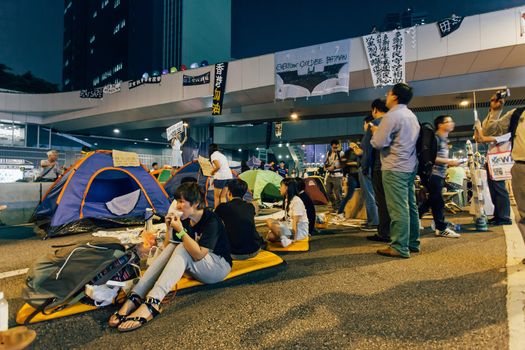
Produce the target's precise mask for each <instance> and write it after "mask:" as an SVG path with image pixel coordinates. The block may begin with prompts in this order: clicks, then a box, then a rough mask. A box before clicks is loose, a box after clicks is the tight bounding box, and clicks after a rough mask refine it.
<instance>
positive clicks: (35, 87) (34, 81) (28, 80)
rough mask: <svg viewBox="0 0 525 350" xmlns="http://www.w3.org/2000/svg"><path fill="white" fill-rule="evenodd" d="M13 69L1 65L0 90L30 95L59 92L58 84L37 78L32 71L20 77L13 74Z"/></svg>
mask: <svg viewBox="0 0 525 350" xmlns="http://www.w3.org/2000/svg"><path fill="white" fill-rule="evenodd" d="M10 71H11V68H10V67H8V66H6V65H5V64H3V63H0V88H1V89H7V90H15V91H20V92H28V93H35V94H37V93H53V92H58V91H59V89H58V84H53V83H50V82H48V81H46V80H44V79H41V78H38V77H35V76H34V75H33V74H32V73H31V72H30V71H27V72H26V73H24V74H21V75H18V74H14V73H11V72H10Z"/></svg>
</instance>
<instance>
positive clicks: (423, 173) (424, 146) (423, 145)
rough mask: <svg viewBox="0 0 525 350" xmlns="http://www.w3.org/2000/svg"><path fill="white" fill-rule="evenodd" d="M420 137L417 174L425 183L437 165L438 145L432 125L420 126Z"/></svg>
mask: <svg viewBox="0 0 525 350" xmlns="http://www.w3.org/2000/svg"><path fill="white" fill-rule="evenodd" d="M420 127H421V128H420V130H419V137H418V139H417V143H416V152H417V160H418V165H417V174H418V175H419V176H420V177H421V179H422V180H423V181H426V180H428V179H429V178H430V175H431V174H432V168H433V167H434V164H435V163H436V157H437V151H438V143H437V138H436V131H435V130H434V127H433V126H432V124H430V123H422V124H420Z"/></svg>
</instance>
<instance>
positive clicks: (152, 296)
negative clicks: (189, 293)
mask: <svg viewBox="0 0 525 350" xmlns="http://www.w3.org/2000/svg"><path fill="white" fill-rule="evenodd" d="M174 197H175V199H176V200H177V210H178V211H179V212H181V213H182V216H181V217H180V218H179V217H178V216H167V218H166V225H167V226H168V227H172V228H173V232H174V233H175V235H176V236H177V238H178V239H179V240H182V243H180V244H175V243H169V244H167V245H166V246H165V247H164V250H163V251H162V253H161V254H160V255H159V257H158V258H156V259H155V261H154V262H153V264H152V265H151V266H150V267H149V268H148V269H147V270H146V272H145V273H144V276H142V278H141V279H140V281H139V283H138V284H137V285H136V286H135V287H134V288H133V290H132V292H131V293H130V295H129V296H128V299H127V300H126V302H125V303H124V304H123V305H122V307H121V308H120V310H118V311H117V312H116V313H115V314H113V315H112V316H111V318H110V319H109V325H110V326H112V327H118V330H119V331H121V332H128V331H132V330H135V329H137V328H140V327H141V326H142V325H144V324H145V323H146V322H149V321H151V320H152V319H153V318H154V317H155V316H157V315H158V314H159V313H160V303H161V301H162V299H164V297H165V296H166V294H168V293H169V292H170V291H171V289H172V288H173V286H175V285H176V283H177V282H178V281H179V280H180V279H181V278H182V275H183V274H184V273H185V272H187V273H188V274H189V275H190V276H191V277H193V278H195V279H197V280H198V281H200V282H202V283H205V284H211V283H217V282H220V281H222V280H223V279H224V278H225V277H226V276H227V275H228V273H230V271H231V268H232V259H231V257H230V244H229V242H228V237H227V236H226V232H225V229H224V225H223V224H222V221H221V219H220V218H219V217H218V216H217V215H216V214H215V213H214V212H212V211H211V210H208V209H203V206H204V192H203V191H202V189H201V188H200V187H199V186H198V185H197V184H196V183H185V184H183V185H181V186H180V187H179V188H177V190H176V191H175V194H174Z"/></svg>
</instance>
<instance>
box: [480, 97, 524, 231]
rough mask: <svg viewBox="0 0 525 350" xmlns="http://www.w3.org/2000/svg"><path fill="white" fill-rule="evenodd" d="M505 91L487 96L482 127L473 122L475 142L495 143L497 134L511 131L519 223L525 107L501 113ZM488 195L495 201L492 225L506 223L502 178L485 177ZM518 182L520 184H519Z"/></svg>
mask: <svg viewBox="0 0 525 350" xmlns="http://www.w3.org/2000/svg"><path fill="white" fill-rule="evenodd" d="M508 94H509V93H508V90H503V91H498V92H497V93H496V94H494V95H493V96H492V97H491V99H490V109H489V114H488V115H487V117H486V118H485V120H484V121H483V123H482V125H481V127H480V125H479V122H478V124H477V125H476V133H475V137H476V141H478V142H496V141H497V140H496V136H501V135H504V134H506V133H510V134H511V135H510V141H511V143H512V159H513V160H514V165H513V166H512V170H511V175H512V190H513V192H514V198H515V199H516V204H517V205H518V212H519V214H520V217H521V222H522V223H525V188H524V187H523V184H524V183H525V107H521V108H514V109H512V110H510V111H508V112H507V113H505V114H504V115H503V116H501V112H502V110H503V105H504V104H505V98H506V97H507V96H508ZM488 183H489V189H490V195H491V197H492V201H493V202H494V218H492V219H491V220H489V223H492V224H493V225H508V224H511V223H512V221H511V219H510V200H509V194H508V192H507V189H506V187H505V181H504V180H501V181H494V180H491V179H490V177H489V179H488ZM520 185H521V186H520Z"/></svg>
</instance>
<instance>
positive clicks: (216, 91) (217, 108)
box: [211, 62, 228, 115]
mask: <svg viewBox="0 0 525 350" xmlns="http://www.w3.org/2000/svg"><path fill="white" fill-rule="evenodd" d="M227 76H228V62H222V63H217V64H216V65H215V83H214V84H213V102H212V105H211V115H221V114H222V101H223V99H224V93H225V92H226V77H227Z"/></svg>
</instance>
